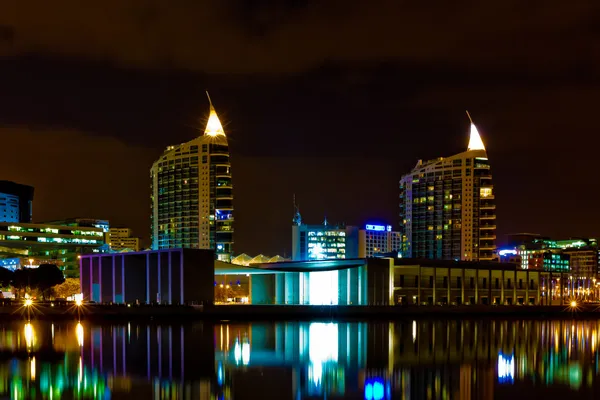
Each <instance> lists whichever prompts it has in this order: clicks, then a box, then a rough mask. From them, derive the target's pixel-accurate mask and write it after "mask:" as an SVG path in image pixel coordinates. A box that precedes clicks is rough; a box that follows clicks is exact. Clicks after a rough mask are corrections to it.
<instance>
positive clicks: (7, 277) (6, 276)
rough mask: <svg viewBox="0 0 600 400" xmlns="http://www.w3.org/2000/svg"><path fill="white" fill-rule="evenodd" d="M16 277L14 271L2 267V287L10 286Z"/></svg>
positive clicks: (0, 271)
mask: <svg viewBox="0 0 600 400" xmlns="http://www.w3.org/2000/svg"><path fill="white" fill-rule="evenodd" d="M13 279H14V272H12V271H11V270H9V269H6V268H4V267H0V287H3V286H8V285H10V284H11V283H12V281H13Z"/></svg>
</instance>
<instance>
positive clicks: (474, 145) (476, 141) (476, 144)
mask: <svg viewBox="0 0 600 400" xmlns="http://www.w3.org/2000/svg"><path fill="white" fill-rule="evenodd" d="M467 116H468V117H469V121H471V135H470V138H469V146H468V147H467V151H471V150H483V151H485V146H484V145H483V140H481V136H480V135H479V131H478V130H477V127H476V126H475V124H474V123H473V119H472V118H471V114H469V111H467Z"/></svg>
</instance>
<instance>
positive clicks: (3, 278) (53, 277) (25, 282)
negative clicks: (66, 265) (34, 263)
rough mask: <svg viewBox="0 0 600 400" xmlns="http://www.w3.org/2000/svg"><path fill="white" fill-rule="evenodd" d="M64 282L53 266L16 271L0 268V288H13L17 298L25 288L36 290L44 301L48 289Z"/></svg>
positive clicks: (62, 276)
mask: <svg viewBox="0 0 600 400" xmlns="http://www.w3.org/2000/svg"><path fill="white" fill-rule="evenodd" d="M64 281H65V277H64V275H63V273H62V271H61V270H60V269H59V268H58V267H57V266H56V265H54V264H42V265H40V266H39V267H38V268H21V269H18V270H16V271H10V270H8V269H6V268H2V267H0V286H9V285H12V286H14V287H15V288H16V289H17V295H18V296H20V295H21V292H22V291H25V290H27V288H29V289H30V290H31V289H37V290H39V291H40V292H41V293H42V298H43V299H44V300H45V299H46V293H47V292H48V289H50V288H51V287H53V286H55V285H60V284H61V283H63V282H64Z"/></svg>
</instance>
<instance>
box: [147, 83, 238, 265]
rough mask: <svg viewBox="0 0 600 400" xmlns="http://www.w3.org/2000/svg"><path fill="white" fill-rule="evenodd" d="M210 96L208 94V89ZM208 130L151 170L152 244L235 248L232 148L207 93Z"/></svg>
mask: <svg viewBox="0 0 600 400" xmlns="http://www.w3.org/2000/svg"><path fill="white" fill-rule="evenodd" d="M207 96H208V93H207ZM208 102H209V105H210V111H209V116H208V120H207V123H206V127H205V129H204V134H203V135H201V136H198V137H197V138H195V139H193V140H191V141H189V142H187V143H182V144H180V145H176V146H169V147H167V149H166V150H165V152H164V153H163V154H162V155H161V156H160V158H159V159H158V160H156V161H155V162H154V164H153V165H152V168H151V170H150V179H151V182H152V185H151V186H152V193H151V203H152V214H151V220H152V248H153V249H169V248H191V249H214V250H215V253H216V256H217V258H218V259H220V260H222V261H229V260H230V258H231V254H232V251H233V185H232V179H231V163H230V161H229V146H228V143H227V136H226V135H225V131H224V130H223V125H222V124H221V121H220V120H219V117H218V115H217V112H216V111H215V108H214V106H213V104H212V101H211V100H210V96H208Z"/></svg>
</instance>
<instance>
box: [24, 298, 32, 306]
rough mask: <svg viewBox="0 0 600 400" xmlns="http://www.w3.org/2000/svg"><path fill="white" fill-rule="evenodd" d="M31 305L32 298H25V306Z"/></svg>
mask: <svg viewBox="0 0 600 400" xmlns="http://www.w3.org/2000/svg"><path fill="white" fill-rule="evenodd" d="M32 305H33V300H31V299H27V300H25V307H31V306H32Z"/></svg>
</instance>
